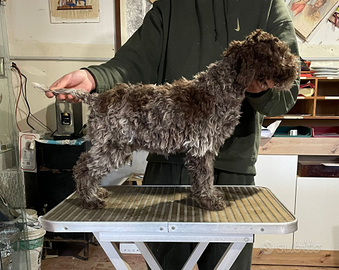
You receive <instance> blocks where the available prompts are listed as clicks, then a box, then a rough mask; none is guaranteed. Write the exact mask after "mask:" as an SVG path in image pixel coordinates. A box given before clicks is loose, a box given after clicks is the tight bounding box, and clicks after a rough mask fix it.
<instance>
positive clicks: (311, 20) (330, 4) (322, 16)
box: [287, 0, 339, 41]
mask: <svg viewBox="0 0 339 270" xmlns="http://www.w3.org/2000/svg"><path fill="white" fill-rule="evenodd" d="M338 2H339V1H337V0H291V1H290V2H289V4H288V5H287V7H288V11H289V13H290V15H291V18H292V20H293V24H294V28H295V31H296V33H297V35H298V36H299V37H300V38H302V39H303V40H305V41H308V40H310V39H311V38H312V36H313V35H314V34H315V33H316V30H317V29H319V27H320V26H321V25H322V24H323V23H325V22H326V21H327V20H328V18H329V17H330V16H331V14H332V13H333V12H334V10H335V9H336V8H337V7H338V4H339V3H338Z"/></svg>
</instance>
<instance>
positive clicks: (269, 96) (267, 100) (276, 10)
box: [247, 1, 300, 117]
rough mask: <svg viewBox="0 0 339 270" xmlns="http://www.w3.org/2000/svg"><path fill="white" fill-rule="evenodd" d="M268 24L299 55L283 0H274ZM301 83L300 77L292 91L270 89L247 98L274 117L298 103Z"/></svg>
mask: <svg viewBox="0 0 339 270" xmlns="http://www.w3.org/2000/svg"><path fill="white" fill-rule="evenodd" d="M267 25H268V27H267V31H268V32H269V33H271V34H272V35H274V36H276V37H278V38H279V39H280V40H282V41H284V42H286V43H287V44H288V45H289V47H290V49H291V52H292V53H294V54H296V55H299V51H298V43H297V40H296V35H295V31H294V26H293V22H292V20H291V18H290V16H289V14H288V11H287V8H286V5H285V3H284V2H283V1H272V6H271V9H270V13H269V17H268V23H267ZM299 85H300V78H299V77H298V78H297V79H296V80H295V81H294V83H293V86H292V88H291V89H290V91H277V90H275V89H269V90H268V91H266V92H264V93H259V94H249V95H247V99H248V100H249V102H250V103H251V105H252V107H253V108H254V109H255V110H256V111H258V112H260V113H261V114H263V115H266V116H272V117H273V116H279V115H282V114H286V113H287V112H288V111H289V110H290V109H291V108H292V107H293V106H294V104H295V103H296V101H297V96H298V93H299Z"/></svg>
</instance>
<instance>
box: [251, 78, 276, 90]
mask: <svg viewBox="0 0 339 270" xmlns="http://www.w3.org/2000/svg"><path fill="white" fill-rule="evenodd" d="M273 87H274V82H273V81H272V80H266V81H265V82H259V81H257V80H254V81H253V82H252V83H251V84H250V86H249V87H248V88H247V89H246V92H247V93H260V92H262V91H266V90H267V89H269V88H273Z"/></svg>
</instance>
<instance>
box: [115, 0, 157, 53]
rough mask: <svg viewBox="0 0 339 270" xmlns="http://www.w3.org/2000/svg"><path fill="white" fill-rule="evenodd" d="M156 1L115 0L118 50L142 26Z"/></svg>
mask: <svg viewBox="0 0 339 270" xmlns="http://www.w3.org/2000/svg"><path fill="white" fill-rule="evenodd" d="M155 1H156V0H115V26H116V29H115V30H116V49H119V48H120V46H121V45H123V44H124V43H125V42H126V41H127V39H129V38H130V37H131V36H132V35H133V33H134V32H135V31H136V30H137V29H138V28H139V27H140V26H141V24H142V22H143V20H144V17H145V15H146V13H147V12H148V11H149V10H150V9H151V8H152V4H153V3H154V2H155Z"/></svg>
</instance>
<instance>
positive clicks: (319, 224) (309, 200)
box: [294, 177, 339, 250]
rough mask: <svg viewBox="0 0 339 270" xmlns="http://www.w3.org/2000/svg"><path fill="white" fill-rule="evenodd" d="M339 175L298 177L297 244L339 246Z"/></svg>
mask: <svg viewBox="0 0 339 270" xmlns="http://www.w3.org/2000/svg"><path fill="white" fill-rule="evenodd" d="M338 208H339V178H321V177H298V178H297V197H296V216H297V218H298V224H299V229H298V231H297V232H296V233H295V240H294V242H295V244H296V245H297V244H298V245H300V246H303V245H305V244H308V245H309V246H310V248H313V249H315V250H316V249H317V248H318V249H319V247H320V249H321V250H339V209H338Z"/></svg>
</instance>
